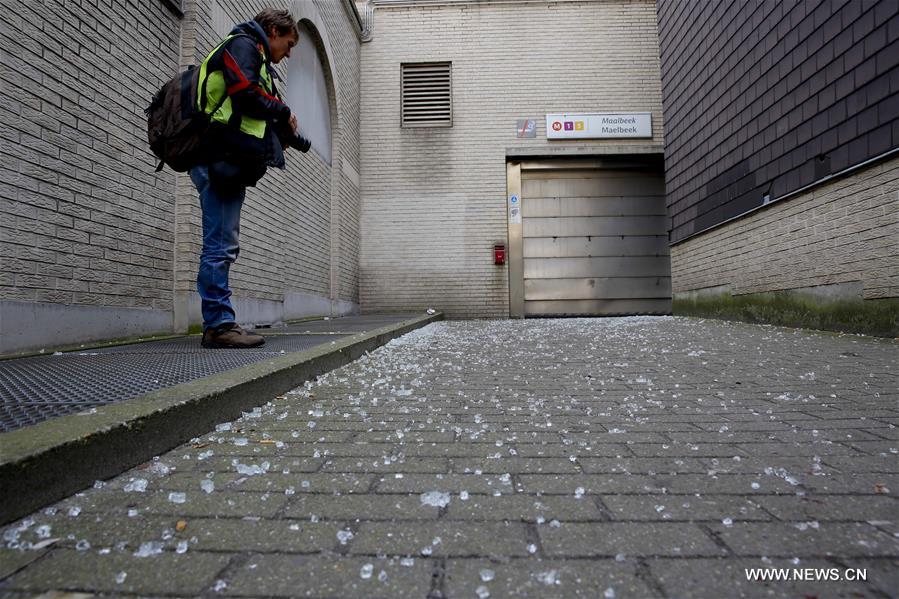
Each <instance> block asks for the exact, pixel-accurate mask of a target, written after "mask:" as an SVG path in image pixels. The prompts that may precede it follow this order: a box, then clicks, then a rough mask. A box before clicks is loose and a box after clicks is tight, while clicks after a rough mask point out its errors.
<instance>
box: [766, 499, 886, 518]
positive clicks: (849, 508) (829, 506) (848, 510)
mask: <svg viewBox="0 0 899 599" xmlns="http://www.w3.org/2000/svg"><path fill="white" fill-rule="evenodd" d="M755 501H756V502H758V504H759V505H761V506H762V507H763V508H764V509H765V510H766V511H768V512H770V513H772V514H773V515H774V516H775V517H777V518H779V519H781V520H802V521H809V520H844V521H845V520H856V519H857V518H858V515H859V514H864V516H865V518H867V519H868V520H897V521H899V500H897V499H896V498H895V497H888V496H885V495H808V496H804V497H787V496H773V495H768V496H764V497H757V498H755Z"/></svg>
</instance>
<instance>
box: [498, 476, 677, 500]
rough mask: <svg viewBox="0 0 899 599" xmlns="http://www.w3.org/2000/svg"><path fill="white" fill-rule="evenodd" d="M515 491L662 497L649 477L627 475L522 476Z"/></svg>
mask: <svg viewBox="0 0 899 599" xmlns="http://www.w3.org/2000/svg"><path fill="white" fill-rule="evenodd" d="M516 480H517V483H516V487H515V488H516V490H518V491H519V492H523V493H543V494H556V495H574V494H575V493H576V492H577V491H578V489H583V491H582V493H586V494H588V495H591V494H605V493H661V492H663V491H662V488H661V486H660V485H658V484H656V482H655V481H654V480H653V478H652V477H649V476H634V475H629V474H581V475H575V474H521V475H519V476H517V477H516Z"/></svg>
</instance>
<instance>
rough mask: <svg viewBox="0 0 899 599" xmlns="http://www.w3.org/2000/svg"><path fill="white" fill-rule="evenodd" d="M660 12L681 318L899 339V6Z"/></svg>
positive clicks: (743, 6) (854, 0) (671, 4)
mask: <svg viewBox="0 0 899 599" xmlns="http://www.w3.org/2000/svg"><path fill="white" fill-rule="evenodd" d="M658 4H659V6H658V18H659V32H660V33H659V38H660V50H661V60H662V67H661V72H662V85H663V93H664V104H665V122H666V138H665V142H666V145H665V164H666V182H667V204H668V212H669V215H670V217H671V242H672V246H671V264H672V279H673V291H674V298H675V310H676V312H679V313H689V314H702V315H710V316H725V317H734V318H741V319H750V320H761V321H767V322H774V323H782V324H798V325H804V326H813V327H820V328H833V329H837V330H850V331H859V332H870V333H876V334H886V335H892V336H895V335H896V334H899V326H897V318H899V305H897V302H899V299H897V298H899V4H897V3H896V2H892V1H890V0H876V1H873V0H872V1H870V2H860V1H858V0H834V1H830V0H807V1H804V2H775V1H772V2H717V3H697V4H693V3H687V2H681V1H679V0H660V1H659V3H658Z"/></svg>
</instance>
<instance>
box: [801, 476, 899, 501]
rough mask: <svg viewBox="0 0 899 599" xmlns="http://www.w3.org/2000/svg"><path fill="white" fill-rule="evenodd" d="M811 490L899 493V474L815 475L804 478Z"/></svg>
mask: <svg viewBox="0 0 899 599" xmlns="http://www.w3.org/2000/svg"><path fill="white" fill-rule="evenodd" d="M802 485H803V486H804V487H805V488H807V489H808V490H809V491H812V492H815V493H821V494H827V493H851V494H868V495H870V494H877V495H880V494H886V495H891V496H893V497H896V496H897V495H899V474H845V473H840V474H834V475H832V476H814V477H808V478H806V479H804V480H803V483H802Z"/></svg>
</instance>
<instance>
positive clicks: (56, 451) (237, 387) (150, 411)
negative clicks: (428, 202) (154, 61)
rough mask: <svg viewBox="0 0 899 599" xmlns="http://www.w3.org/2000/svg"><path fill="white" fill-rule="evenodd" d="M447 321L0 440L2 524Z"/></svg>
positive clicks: (208, 380) (365, 336) (405, 326)
mask: <svg viewBox="0 0 899 599" xmlns="http://www.w3.org/2000/svg"><path fill="white" fill-rule="evenodd" d="M442 319H443V314H442V313H439V312H438V313H436V314H434V315H430V316H422V317H418V318H412V319H409V320H405V321H403V322H400V323H397V324H392V325H388V326H385V327H381V328H379V329H375V330H373V331H369V332H366V333H360V334H357V335H353V336H352V337H348V338H343V339H336V340H335V341H333V342H331V343H327V344H324V345H321V346H318V347H315V348H312V349H310V350H306V351H302V352H294V353H289V354H285V355H284V356H282V357H279V358H276V359H274V360H269V361H267V362H259V363H256V364H250V365H247V366H243V367H240V368H235V369H233V370H229V371H227V372H222V373H219V374H216V375H213V376H209V377H205V378H202V379H198V380H195V381H190V382H187V383H183V384H180V385H176V386H174V387H168V388H166V389H160V390H159V391H154V392H153V393H148V394H146V395H142V396H140V397H135V398H133V399H129V400H126V401H122V402H119V403H115V404H110V405H108V406H103V407H102V408H97V409H96V411H94V412H89V413H83V414H72V415H69V416H62V417H60V418H55V419H52V420H48V421H45V422H41V423H39V424H36V425H34V426H29V427H25V428H23V429H19V430H16V431H12V432H9V433H4V434H3V435H0V489H2V493H0V524H6V523H8V522H11V521H13V520H15V519H17V518H20V517H22V516H24V515H27V514H30V513H31V512H33V511H35V510H37V509H39V508H41V507H42V506H45V505H47V504H49V503H52V502H54V501H58V500H59V499H62V498H64V497H67V496H69V495H71V494H72V493H75V492H77V491H80V490H81V489H84V488H86V487H88V486H90V485H91V484H93V482H94V481H95V480H102V479H105V478H109V477H110V476H114V475H116V474H119V473H120V472H123V471H124V470H127V469H128V468H132V467H134V466H136V465H138V464H141V463H143V462H145V461H147V460H148V459H150V458H152V457H153V456H156V455H159V454H160V453H163V452H165V451H168V450H169V449H171V448H173V447H177V446H178V445H180V444H182V443H184V442H186V441H188V440H190V439H192V438H194V437H196V436H199V435H201V434H203V433H205V432H208V431H210V430H212V429H213V428H214V427H215V425H216V424H218V423H220V422H224V421H228V420H234V419H235V418H237V417H239V416H240V415H241V413H242V412H245V411H247V410H249V409H251V408H253V407H256V406H259V405H262V404H264V403H265V402H267V401H269V400H270V399H271V398H273V397H274V396H276V395H280V394H281V393H284V392H286V391H289V390H290V389H293V388H294V387H296V386H298V385H301V384H303V383H304V382H306V381H308V380H311V379H313V378H314V377H316V376H318V375H320V374H323V373H325V372H328V371H330V370H334V369H335V368H339V367H340V366H343V365H345V364H348V363H350V362H352V361H353V360H355V359H357V358H359V357H360V356H362V355H363V354H364V353H366V352H369V351H372V350H374V349H377V348H378V347H380V346H382V345H384V344H385V343H387V342H389V341H390V340H392V339H395V338H397V337H400V336H401V335H404V334H405V333H408V332H409V331H412V330H414V329H417V328H420V327H423V326H425V325H427V324H430V323H431V322H435V321H437V320H442ZM218 351H227V350H218ZM235 351H237V350H235ZM123 374H124V375H125V376H127V374H126V373H123Z"/></svg>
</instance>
